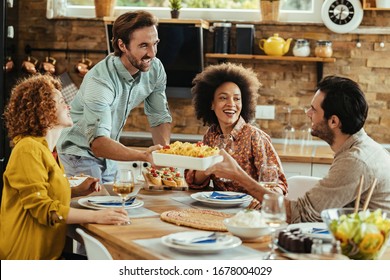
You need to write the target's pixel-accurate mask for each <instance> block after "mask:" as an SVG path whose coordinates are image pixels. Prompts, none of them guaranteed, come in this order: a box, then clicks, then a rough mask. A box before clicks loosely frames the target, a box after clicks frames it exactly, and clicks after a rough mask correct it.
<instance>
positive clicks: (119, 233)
mask: <svg viewBox="0 0 390 280" xmlns="http://www.w3.org/2000/svg"><path fill="white" fill-rule="evenodd" d="M193 192H195V191H192V190H188V191H170V190H145V189H141V191H140V192H139V193H138V195H137V199H139V200H142V201H143V202H144V205H143V207H144V208H146V209H148V210H151V211H153V212H155V213H156V215H154V216H148V217H141V218H131V224H130V225H100V224H82V225H77V226H80V227H82V228H84V229H85V230H86V231H87V232H88V233H89V234H91V235H92V236H94V237H96V238H97V239H98V240H100V241H101V242H102V243H103V244H104V246H105V247H106V248H107V249H108V251H109V252H110V253H111V255H112V257H113V259H117V260H165V259H171V258H170V256H169V255H167V254H161V253H159V252H157V251H156V250H151V249H150V248H147V247H145V246H142V245H140V244H137V242H136V241H137V240H140V239H153V238H161V237H163V236H165V235H169V234H172V233H177V232H183V231H191V230H195V229H193V228H190V227H185V226H178V225H175V224H172V223H168V222H165V221H162V220H161V219H160V216H159V215H160V214H161V213H163V212H165V211H169V210H178V209H188V208H191V206H190V205H187V204H185V203H183V202H180V201H177V200H175V199H174V198H178V197H188V196H189V195H190V194H191V193H193ZM103 193H104V194H107V195H108V193H105V192H104V190H103ZM75 202H76V201H73V203H75ZM215 210H217V211H218V209H215ZM239 210H240V209H237V211H239ZM129 211H132V210H131V209H130V210H129ZM228 234H229V233H228ZM270 241H271V237H270V236H263V237H261V238H259V239H255V240H252V241H251V242H245V241H244V242H243V243H242V245H244V246H246V247H249V248H252V249H255V250H259V251H261V252H264V253H266V252H268V251H269V250H270V249H269V243H270ZM277 253H278V255H279V257H278V258H279V259H287V258H286V255H285V254H282V252H281V251H279V250H277ZM381 259H390V246H388V247H387V250H386V252H385V253H384V254H383V256H382V258H381Z"/></svg>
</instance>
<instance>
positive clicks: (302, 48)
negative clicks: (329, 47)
mask: <svg viewBox="0 0 390 280" xmlns="http://www.w3.org/2000/svg"><path fill="white" fill-rule="evenodd" d="M293 54H294V56H309V55H310V44H309V41H308V40H306V39H297V41H296V42H295V45H294V48H293Z"/></svg>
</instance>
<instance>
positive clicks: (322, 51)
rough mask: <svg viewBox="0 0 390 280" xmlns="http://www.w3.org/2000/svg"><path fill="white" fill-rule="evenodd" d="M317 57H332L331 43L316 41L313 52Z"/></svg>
mask: <svg viewBox="0 0 390 280" xmlns="http://www.w3.org/2000/svg"><path fill="white" fill-rule="evenodd" d="M314 53H315V55H316V56H317V57H323V58H326V57H332V54H333V49H332V42H331V41H317V46H316V48H315V50H314Z"/></svg>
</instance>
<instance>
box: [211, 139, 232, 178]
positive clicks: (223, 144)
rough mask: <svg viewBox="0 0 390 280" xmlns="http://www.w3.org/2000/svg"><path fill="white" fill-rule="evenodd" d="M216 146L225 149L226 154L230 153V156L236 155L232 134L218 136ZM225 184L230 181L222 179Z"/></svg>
mask: <svg viewBox="0 0 390 280" xmlns="http://www.w3.org/2000/svg"><path fill="white" fill-rule="evenodd" d="M215 146H216V147H218V148H219V149H221V150H222V149H224V150H225V151H226V152H228V153H229V154H230V155H232V154H233V153H234V141H233V136H231V135H230V134H221V135H219V136H218V138H217V140H216V143H215ZM220 180H221V181H223V182H230V181H231V180H230V179H226V178H220Z"/></svg>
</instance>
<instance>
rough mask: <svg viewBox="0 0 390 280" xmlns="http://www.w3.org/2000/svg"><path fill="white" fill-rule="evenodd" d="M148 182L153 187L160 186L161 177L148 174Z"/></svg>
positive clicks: (155, 174)
mask: <svg viewBox="0 0 390 280" xmlns="http://www.w3.org/2000/svg"><path fill="white" fill-rule="evenodd" d="M148 178H149V181H150V182H151V183H152V185H155V186H161V185H162V180H161V177H160V176H159V175H158V174H157V173H148Z"/></svg>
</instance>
